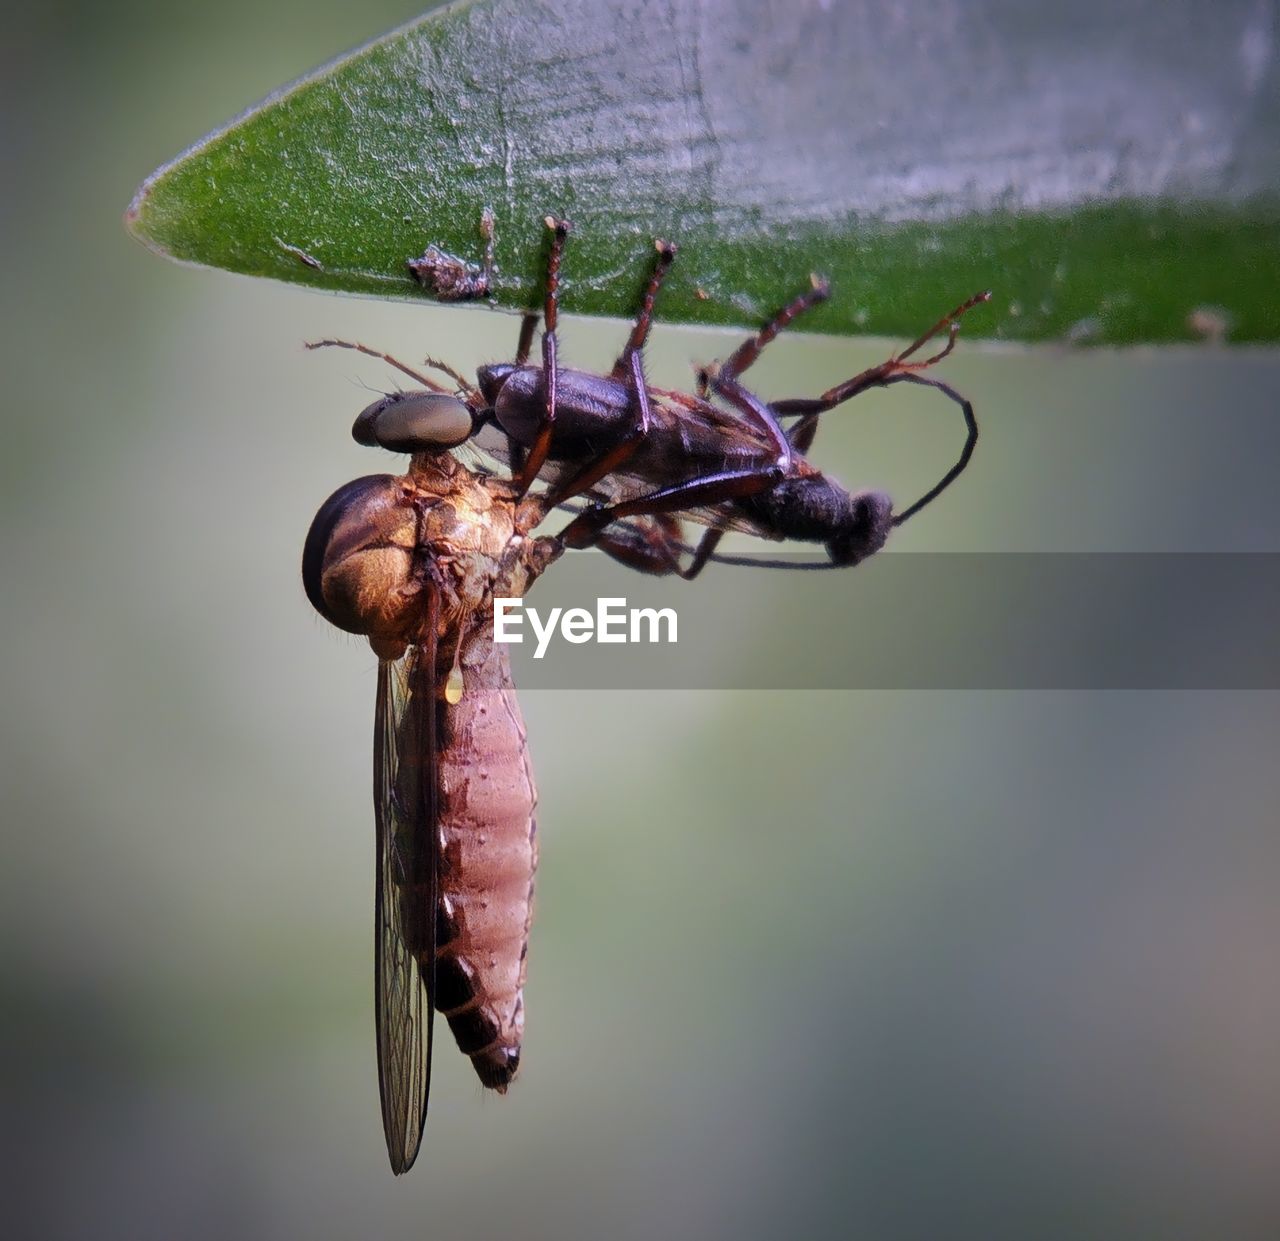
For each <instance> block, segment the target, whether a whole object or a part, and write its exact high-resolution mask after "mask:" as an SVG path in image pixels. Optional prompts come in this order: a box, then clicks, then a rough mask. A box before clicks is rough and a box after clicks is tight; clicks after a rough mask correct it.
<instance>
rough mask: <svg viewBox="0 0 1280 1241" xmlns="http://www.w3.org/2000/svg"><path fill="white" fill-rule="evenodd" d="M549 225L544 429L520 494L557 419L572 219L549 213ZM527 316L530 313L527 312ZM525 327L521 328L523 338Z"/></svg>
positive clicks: (532, 476) (530, 483)
mask: <svg viewBox="0 0 1280 1241" xmlns="http://www.w3.org/2000/svg"><path fill="white" fill-rule="evenodd" d="M546 224H547V228H548V229H550V230H551V252H550V254H549V255H548V258H547V285H546V294H545V297H544V300H543V308H542V322H543V327H542V390H543V394H544V398H545V402H546V403H545V405H544V407H543V421H542V429H541V430H540V431H539V432H538V438H537V439H536V440H534V442H533V447H532V448H531V449H530V450H529V456H528V458H527V459H526V460H525V463H524V467H523V468H522V469H521V471H520V475H519V478H518V479H517V481H516V485H517V487H518V488H519V491H520V494H521V495H524V494H525V492H527V491H528V490H529V488H530V487H532V486H533V480H534V479H535V478H537V477H538V471H539V470H541V469H542V467H543V465H544V463H545V462H546V460H547V453H548V451H549V450H550V448H551V433H552V431H553V430H554V428H555V421H556V376H557V372H556V325H557V323H558V321H559V311H560V256H561V255H562V254H563V253H564V239H565V238H566V237H567V236H568V235H569V228H570V225H569V221H568V220H557V219H555V218H554V217H552V216H547V220H546ZM526 319H527V316H526ZM523 337H524V330H523V328H522V329H521V339H522V340H523Z"/></svg>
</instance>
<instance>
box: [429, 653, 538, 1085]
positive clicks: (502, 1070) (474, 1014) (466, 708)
mask: <svg viewBox="0 0 1280 1241" xmlns="http://www.w3.org/2000/svg"><path fill="white" fill-rule="evenodd" d="M461 666H462V673H463V692H462V698H461V700H460V701H459V702H458V703H457V705H455V706H453V707H448V708H445V709H444V711H443V712H442V715H443V716H444V728H443V730H442V732H443V735H442V736H441V738H440V745H439V750H438V765H437V774H438V781H439V786H438V798H439V801H438V818H437V823H438V830H439V833H440V841H439V845H440V852H439V863H440V870H439V893H440V903H439V909H438V918H437V927H438V930H437V945H436V992H435V1005H436V1009H437V1011H438V1012H440V1013H441V1014H442V1015H443V1016H445V1017H446V1018H448V1021H449V1027H450V1029H452V1031H453V1035H454V1037H455V1038H456V1039H457V1041H458V1046H459V1048H460V1049H461V1050H462V1051H463V1052H464V1053H465V1054H466V1055H468V1056H470V1057H471V1062H472V1064H473V1065H475V1070H476V1072H477V1074H479V1077H480V1080H481V1082H483V1083H484V1084H485V1085H486V1086H489V1087H492V1088H493V1089H495V1090H499V1091H502V1090H505V1089H506V1086H507V1083H508V1082H510V1081H511V1079H512V1078H513V1077H514V1076H515V1072H516V1069H517V1067H518V1066H519V1063H520V1040H521V1037H522V1036H523V1033H524V999H523V994H522V993H523V988H524V980H525V955H526V952H527V950H528V943H529V922H530V918H531V916H532V912H533V872H534V868H535V867H536V865H537V861H538V848H537V841H536V838H535V824H534V817H533V812H534V807H535V805H536V802H537V793H536V791H535V788H534V783H533V771H532V769H531V767H530V765H529V757H528V749H527V746H526V740H525V729H524V720H523V719H522V718H521V715H520V707H519V705H518V703H517V702H516V694H515V686H514V685H513V684H512V681H511V665H510V662H509V660H508V658H507V651H506V648H505V647H503V646H497V645H495V644H494V643H493V642H492V640H491V638H490V635H489V634H488V633H485V632H483V631H482V632H481V633H479V634H477V635H475V636H474V637H473V638H472V639H471V641H470V642H468V643H467V644H466V645H465V647H464V652H463V658H462V665H461Z"/></svg>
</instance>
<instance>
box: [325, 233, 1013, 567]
mask: <svg viewBox="0 0 1280 1241" xmlns="http://www.w3.org/2000/svg"><path fill="white" fill-rule="evenodd" d="M547 225H548V228H549V230H550V232H551V248H550V257H549V261H548V268H547V271H548V274H547V283H546V294H545V303H544V308H543V321H544V331H543V336H542V357H541V360H540V362H534V361H531V360H530V353H531V349H532V342H533V336H534V333H535V331H536V328H537V316H536V315H532V314H530V315H526V316H525V319H524V322H523V324H522V327H521V333H520V341H519V345H518V347H517V350H516V357H515V360H514V361H513V362H509V363H499V364H495V365H489V366H482V367H480V368H479V370H478V372H477V375H476V381H475V383H471V382H469V381H468V380H467V379H466V378H464V377H463V376H462V375H460V374H459V373H458V372H457V371H455V370H453V369H452V368H451V367H448V366H446V365H445V364H443V363H441V362H438V361H436V360H434V359H428V361H427V363H426V366H427V367H428V368H430V369H434V370H436V371H438V372H440V373H441V374H443V375H446V376H447V377H448V378H449V379H450V380H451V381H452V382H453V385H454V386H453V388H452V392H453V394H454V396H455V399H456V401H457V406H456V408H452V410H451V414H450V420H451V422H452V423H454V424H455V425H456V427H457V431H458V435H459V442H461V440H462V439H465V438H470V436H474V435H477V434H479V433H480V432H481V431H482V430H483V429H484V428H485V427H487V426H494V427H496V428H497V429H498V430H499V431H500V432H501V435H502V437H503V439H504V440H505V443H506V446H507V455H508V456H509V458H510V460H511V461H512V462H513V464H514V465H515V466H516V469H517V477H518V480H519V483H520V486H521V488H522V490H528V489H529V488H530V487H531V486H532V484H533V483H534V482H535V480H538V479H542V480H543V481H544V482H546V484H547V495H548V498H549V502H550V503H551V504H561V503H564V502H566V501H568V500H570V499H571V498H573V497H575V496H585V497H586V498H587V500H588V501H589V504H588V507H587V508H586V509H585V510H584V511H582V512H581V513H580V514H579V515H578V517H577V518H576V519H575V520H574V521H573V523H571V524H570V526H569V527H568V528H567V529H566V531H565V532H564V535H563V538H564V542H565V544H566V546H569V547H589V546H598V547H600V548H601V549H602V550H604V551H606V552H608V553H609V554H611V555H613V556H615V557H616V558H618V559H620V560H623V561H624V562H626V563H628V564H631V565H632V566H633V567H635V568H639V569H641V570H644V571H646V572H651V573H679V574H681V575H682V576H684V577H687V578H692V577H694V576H696V575H697V574H698V573H699V572H700V571H701V570H702V568H703V567H704V566H705V565H706V564H707V563H708V561H710V560H713V559H717V558H718V557H716V556H715V554H714V553H715V548H716V546H717V544H718V543H719V541H720V539H721V538H722V537H723V535H724V533H725V532H726V531H728V530H742V531H746V532H749V533H752V534H756V535H759V536H761V537H763V538H767V539H772V540H783V539H789V540H797V541H801V542H811V543H821V544H824V545H825V547H826V551H827V554H828V556H829V558H830V561H831V563H832V565H837V566H843V565H854V564H857V563H859V562H860V561H861V560H864V559H866V557H867V556H870V555H872V554H873V553H874V552H876V551H878V550H879V549H880V548H881V547H883V546H884V543H885V541H886V539H887V538H888V536H889V534H890V532H891V531H892V530H893V529H894V528H895V527H897V526H899V525H901V524H902V523H903V522H905V521H907V520H908V519H909V518H911V517H912V516H914V515H915V514H916V513H918V512H919V511H920V510H921V509H922V508H924V507H925V506H926V505H928V504H929V503H931V502H932V501H933V500H935V499H936V498H937V497H938V496H939V495H941V494H942V492H943V491H945V490H946V488H947V487H949V486H950V485H951V484H952V483H953V482H954V481H955V480H956V478H958V477H959V476H960V474H961V473H962V472H963V471H964V469H965V468H966V466H967V465H968V463H969V460H970V458H971V457H972V455H973V451H974V447H975V446H976V443H977V438H978V426H977V420H976V418H975V416H974V412H973V407H972V405H971V404H970V402H969V401H968V400H967V399H966V398H965V397H963V396H961V395H960V393H958V392H957V391H956V390H955V389H954V388H952V387H951V386H950V385H948V384H947V383H945V382H943V381H942V380H940V379H938V378H936V377H935V376H933V375H931V374H926V373H925V372H927V371H929V370H930V369H931V368H932V367H934V366H935V365H937V363H939V362H941V361H942V360H943V359H944V358H945V357H947V355H948V354H949V353H950V352H951V351H952V349H953V348H954V346H955V342H956V337H957V333H958V331H959V325H960V320H961V318H962V316H964V315H965V314H966V313H967V312H968V311H969V310H971V309H972V308H973V307H974V306H976V305H978V304H980V303H982V302H985V301H987V300H988V299H989V298H990V294H989V293H987V292H983V293H979V294H977V295H975V296H973V297H971V298H969V299H968V300H967V301H965V302H963V303H961V304H960V305H959V306H957V307H956V308H955V309H954V310H952V311H951V312H950V313H949V314H947V315H944V316H943V317H942V318H941V319H939V320H938V321H937V322H936V323H935V324H934V325H933V326H932V327H931V328H930V329H929V330H928V331H927V332H925V333H923V334H922V335H921V336H920V337H919V338H918V339H917V340H915V341H914V342H913V343H912V344H911V345H909V346H908V347H907V348H906V349H904V350H902V351H901V352H900V353H897V354H894V355H893V356H892V357H890V358H888V359H887V360H886V361H884V362H882V363H880V364H879V365H877V366H873V367H871V368H869V369H867V370H865V371H862V372H861V373H859V374H857V375H855V376H853V377H852V378H850V379H848V380H846V381H845V382H844V383H841V384H838V385H836V386H835V387H833V388H830V389H828V390H827V391H826V392H824V393H822V394H820V395H819V396H817V397H800V398H790V399H784V400H775V401H772V402H766V401H764V400H762V399H761V398H760V397H758V396H756V395H755V394H754V393H752V392H751V391H749V390H748V389H747V388H746V386H745V385H744V384H743V382H742V376H743V375H744V373H745V372H746V371H747V370H748V369H749V368H750V367H751V366H752V365H753V364H754V363H755V362H756V361H757V360H758V359H759V357H760V355H761V353H762V352H763V350H764V349H765V348H766V346H767V345H768V344H769V343H770V342H771V341H773V340H774V338H775V337H776V336H777V335H778V334H779V332H781V331H782V330H783V329H784V328H786V327H787V326H788V325H789V324H790V323H792V322H793V321H794V320H795V319H796V318H797V317H798V316H799V315H801V314H803V313H804V312H805V311H807V310H810V309H811V308H812V307H814V306H816V305H818V304H819V303H821V302H822V301H824V300H825V299H826V298H827V296H828V295H829V287H828V285H827V282H826V281H825V280H822V279H820V278H817V277H815V278H813V279H812V280H811V283H810V287H809V288H807V289H806V290H804V291H803V292H802V293H801V294H799V295H798V296H797V297H795V298H794V299H793V300H792V301H790V302H788V303H787V304H786V305H785V306H783V307H782V308H781V309H780V310H779V311H778V312H777V313H776V314H774V315H773V316H772V317H771V318H770V319H769V320H768V322H766V323H765V324H764V326H763V327H761V329H760V330H759V331H758V332H756V333H755V334H754V335H752V336H750V337H748V338H747V340H745V341H744V342H743V343H742V344H741V345H740V346H739V347H738V349H736V350H735V351H734V352H733V353H732V354H731V355H730V356H729V357H728V358H727V359H726V360H724V361H723V362H719V363H716V364H714V365H712V366H710V367H707V368H706V369H705V370H703V371H702V372H701V374H700V376H699V384H698V391H697V392H696V393H684V392H678V391H671V390H668V389H664V388H657V387H653V386H651V385H649V384H648V382H647V380H646V378H645V374H644V363H643V350H644V346H645V343H646V341H647V339H648V335H649V331H650V328H651V326H652V323H653V317H654V306H655V302H656V300H657V296H658V293H659V291H660V289H661V286H662V283H663V280H664V278H665V276H666V274H667V272H668V270H669V269H670V267H671V265H672V263H673V262H674V259H675V255H676V248H675V247H674V246H672V245H669V244H666V243H663V242H659V243H657V260H656V263H655V266H654V269H653V273H652V275H651V276H650V278H649V280H648V282H647V284H646V286H645V289H644V293H643V296H642V298H641V306H640V311H639V314H638V315H637V317H636V320H635V323H634V325H633V327H632V330H631V333H630V335H629V337H628V340H627V343H626V345H625V347H624V349H623V351H622V353H621V354H620V355H619V357H618V359H617V362H616V363H615V364H614V366H613V369H612V370H611V371H610V372H609V373H608V374H603V375H602V374H595V373H592V372H589V371H582V370H575V369H571V368H567V367H561V366H559V364H558V359H557V334H556V333H557V317H558V290H559V271H560V262H561V256H562V252H563V249H564V244H565V238H566V237H567V235H568V231H569V226H568V224H567V223H565V222H564V221H559V220H554V219H548V221H547ZM939 338H941V339H942V343H941V345H940V347H939V348H937V349H936V351H935V352H933V353H932V354H928V355H927V356H920V355H921V354H922V352H924V351H925V349H926V346H928V345H929V344H930V342H932V341H934V340H936V339H939ZM321 345H336V346H341V347H344V348H351V349H357V350H360V351H361V352H364V353H368V354H371V355H372V356H374V357H379V358H383V359H384V360H385V361H387V362H389V363H390V364H391V365H393V366H396V367H397V368H398V369H399V370H400V371H401V372H403V373H405V374H407V375H409V376H410V377H412V378H413V379H415V380H416V381H417V382H419V383H420V384H421V385H422V386H423V389H425V391H416V392H415V391H408V392H395V393H392V394H390V395H388V396H386V397H384V398H382V399H380V400H379V401H376V402H374V404H372V405H370V406H369V407H368V408H367V409H366V410H365V411H363V413H362V414H361V415H360V417H359V418H358V419H357V420H356V424H355V427H354V428H353V434H354V435H355V437H356V439H357V440H359V441H360V442H361V443H366V444H381V445H382V446H384V447H387V448H392V449H395V448H397V447H399V446H400V445H401V444H402V443H403V442H404V438H403V437H404V434H405V431H404V428H405V427H406V426H407V425H410V424H414V423H415V422H416V421H417V420H418V419H420V418H431V419H434V418H439V417H442V416H443V415H442V412H441V411H442V409H443V408H444V407H443V406H442V405H441V403H440V400H439V399H435V398H433V397H432V396H431V395H430V394H432V393H434V394H436V395H437V397H441V398H442V397H444V396H445V395H446V394H447V393H449V392H450V389H449V388H446V387H443V386H442V385H441V384H439V383H437V382H436V381H434V380H432V379H430V378H428V377H427V376H426V375H424V374H422V373H421V372H419V371H416V370H414V369H413V368H411V367H408V366H405V365H404V364H403V363H401V362H398V361H397V360H396V359H394V358H390V357H388V356H387V355H385V354H383V353H380V352H378V351H376V350H372V349H369V348H367V347H366V346H363V345H359V344H355V343H353V342H349V341H334V340H328V341H320V342H317V343H316V345H315V346H313V347H319V346H321ZM898 383H912V384H920V385H924V386H927V387H931V388H935V389H937V390H938V391H940V392H941V393H943V395H945V396H946V397H948V398H949V399H950V400H951V401H953V402H954V403H955V404H956V405H957V406H958V407H959V409H960V411H961V414H962V416H963V419H964V423H965V440H964V444H963V447H962V449H961V452H960V455H959V457H958V458H957V460H956V461H955V463H954V464H953V465H952V466H951V468H950V469H949V470H948V471H947V472H946V473H945V474H944V475H943V477H942V478H941V479H940V480H939V481H938V482H937V483H936V484H935V485H934V486H933V487H931V488H930V489H929V490H928V491H927V492H926V493H925V494H924V495H922V496H920V497H919V499H917V500H916V501H914V502H913V503H911V504H909V505H907V506H906V507H904V508H901V509H895V508H894V506H893V503H892V501H891V500H890V498H889V497H888V496H887V495H885V494H884V493H883V492H879V491H860V492H849V491H848V490H846V489H845V488H844V487H843V486H842V485H841V484H840V483H839V482H837V481H836V480H834V479H832V478H830V477H828V476H827V475H825V474H824V473H823V472H822V471H821V470H819V469H818V468H817V467H816V466H814V465H813V464H812V463H811V462H810V461H809V460H808V459H807V457H806V456H805V454H806V453H807V451H808V449H809V447H810V446H811V444H812V443H813V439H814V436H815V434H816V432H817V429H818V422H819V419H820V417H821V415H822V414H824V413H826V412H828V411H830V410H832V409H835V408H836V407H837V406H839V405H842V404H844V403H845V402H847V401H850V400H852V399H853V398H854V397H856V396H859V395H861V394H862V393H864V392H867V391H869V390H870V389H872V388H885V387H890V386H892V385H894V384H898ZM468 420H469V427H470V430H469V434H468V432H467V429H466V428H467V425H468ZM784 420H793V421H791V425H790V426H789V427H787V428H785V429H784V427H783V421H784ZM682 518H690V519H692V520H694V521H697V522H700V523H702V524H704V525H706V526H708V527H710V529H708V530H707V532H706V533H705V535H704V536H703V538H702V539H701V541H700V543H699V545H698V547H697V549H696V551H695V552H694V553H693V555H692V558H691V559H689V560H686V559H684V558H683V557H682V553H683V551H684V550H685V544H684V543H683V540H682V537H681V533H680V527H679V524H678V523H679V520H680V519H682Z"/></svg>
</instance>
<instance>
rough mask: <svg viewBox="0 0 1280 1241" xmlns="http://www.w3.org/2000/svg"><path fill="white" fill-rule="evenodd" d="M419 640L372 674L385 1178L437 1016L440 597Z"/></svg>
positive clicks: (409, 1142) (407, 1129)
mask: <svg viewBox="0 0 1280 1241" xmlns="http://www.w3.org/2000/svg"><path fill="white" fill-rule="evenodd" d="M428 596H429V599H430V606H429V607H428V617H427V622H426V624H425V625H424V626H423V633H422V640H421V642H420V643H419V644H418V645H413V646H410V647H409V649H408V651H406V652H405V654H404V655H403V656H402V657H401V658H400V659H398V660H381V661H380V662H379V664H378V702H377V709H376V714H375V723H374V741H373V800H374V809H375V813H376V828H377V862H376V874H375V880H374V881H375V884H376V897H375V901H374V962H375V964H374V992H375V996H374V1012H375V1016H376V1023H377V1037H378V1091H379V1094H380V1096H381V1100H382V1128H383V1132H384V1134H385V1135H386V1139H387V1154H388V1155H389V1156H390V1158H391V1170H392V1171H393V1172H395V1173H396V1174H397V1175H399V1174H400V1173H402V1172H407V1171H408V1170H409V1169H410V1168H411V1167H412V1166H413V1161H414V1159H415V1158H416V1157H417V1154H418V1146H419V1144H420V1143H421V1141H422V1125H423V1121H424V1120H425V1118H426V1114H427V1093H428V1089H429V1086H430V1082H431V1027H432V1019H433V1017H434V1015H435V1009H434V1004H433V1000H432V996H433V994H434V990H435V978H434V974H435V947H436V944H435V925H436V919H435V909H436V874H437V864H436V861H437V860H436V842H437V832H436V780H435V777H436V694H435V663H436V658H435V657H436V625H437V617H438V606H439V605H438V596H437V595H436V593H435V591H434V590H433V589H431V588H428Z"/></svg>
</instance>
